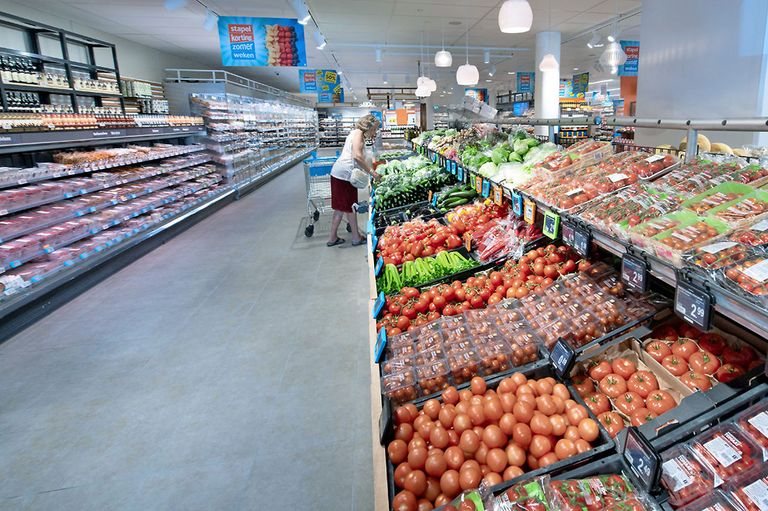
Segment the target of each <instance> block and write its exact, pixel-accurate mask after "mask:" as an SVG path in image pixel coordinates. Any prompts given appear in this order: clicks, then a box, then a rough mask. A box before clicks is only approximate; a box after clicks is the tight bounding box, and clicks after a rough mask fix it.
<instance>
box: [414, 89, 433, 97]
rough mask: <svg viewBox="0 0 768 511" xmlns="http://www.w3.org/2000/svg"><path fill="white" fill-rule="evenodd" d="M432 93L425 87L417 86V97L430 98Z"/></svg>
mask: <svg viewBox="0 0 768 511" xmlns="http://www.w3.org/2000/svg"><path fill="white" fill-rule="evenodd" d="M431 94H432V93H431V92H429V91H428V90H427V89H425V88H424V87H416V97H417V98H428V97H429V96H430V95H431Z"/></svg>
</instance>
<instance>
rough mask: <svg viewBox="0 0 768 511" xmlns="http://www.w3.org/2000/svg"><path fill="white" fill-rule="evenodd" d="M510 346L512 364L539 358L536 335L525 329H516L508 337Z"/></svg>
mask: <svg viewBox="0 0 768 511" xmlns="http://www.w3.org/2000/svg"><path fill="white" fill-rule="evenodd" d="M508 339H510V345H511V346H512V365H514V366H520V365H523V364H530V363H531V362H535V361H537V360H538V359H539V349H538V345H539V344H540V343H541V341H540V340H539V338H538V337H536V335H535V334H533V333H532V332H529V331H527V330H517V331H515V333H514V334H512V335H510V336H509V337H508Z"/></svg>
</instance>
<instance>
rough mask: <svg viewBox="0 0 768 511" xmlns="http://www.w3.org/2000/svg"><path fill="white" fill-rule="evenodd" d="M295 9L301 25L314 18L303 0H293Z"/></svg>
mask: <svg viewBox="0 0 768 511" xmlns="http://www.w3.org/2000/svg"><path fill="white" fill-rule="evenodd" d="M292 3H293V10H294V11H296V17H297V18H298V19H299V24H300V25H306V24H307V23H309V20H311V19H312V15H311V14H309V9H307V6H306V5H305V4H304V2H303V1H302V0H293V2H292Z"/></svg>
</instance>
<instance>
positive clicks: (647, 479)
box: [621, 426, 661, 491]
mask: <svg viewBox="0 0 768 511" xmlns="http://www.w3.org/2000/svg"><path fill="white" fill-rule="evenodd" d="M621 455H622V456H623V457H624V460H625V461H626V462H627V465H628V466H629V468H630V475H633V476H634V479H635V480H636V481H637V482H638V483H640V484H639V486H640V487H641V488H643V489H644V490H645V491H652V490H653V489H654V488H656V487H657V485H658V484H659V479H660V478H661V456H659V453H657V452H656V450H655V449H654V448H653V446H652V445H651V444H650V442H648V440H647V439H646V438H645V436H643V434H642V433H640V431H638V429H637V428H636V427H635V426H630V427H628V428H627V434H626V440H625V441H624V449H623V451H622V453H621Z"/></svg>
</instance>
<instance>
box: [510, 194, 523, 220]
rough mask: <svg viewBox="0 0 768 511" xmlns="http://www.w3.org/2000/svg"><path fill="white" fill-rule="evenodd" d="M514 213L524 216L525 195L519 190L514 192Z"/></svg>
mask: <svg viewBox="0 0 768 511" xmlns="http://www.w3.org/2000/svg"><path fill="white" fill-rule="evenodd" d="M512 213H514V214H515V216H523V196H522V195H520V194H519V193H517V192H512Z"/></svg>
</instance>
